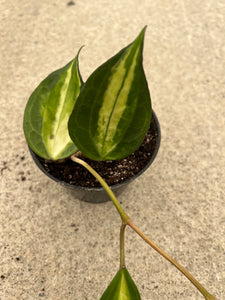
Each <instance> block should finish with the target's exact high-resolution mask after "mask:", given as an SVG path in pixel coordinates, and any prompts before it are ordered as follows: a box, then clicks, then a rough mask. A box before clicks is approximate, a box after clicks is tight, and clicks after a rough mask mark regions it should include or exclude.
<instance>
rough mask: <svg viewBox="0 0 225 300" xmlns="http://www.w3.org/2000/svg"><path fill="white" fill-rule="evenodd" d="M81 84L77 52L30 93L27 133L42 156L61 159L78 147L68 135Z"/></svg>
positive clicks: (25, 121) (25, 125)
mask: <svg viewBox="0 0 225 300" xmlns="http://www.w3.org/2000/svg"><path fill="white" fill-rule="evenodd" d="M78 54H79V53H78ZM82 84H83V82H82V79H81V76H80V74H79V67H78V55H77V56H76V57H75V59H74V60H72V61H71V62H69V63H68V64H67V65H66V66H65V67H63V68H62V69H59V70H57V71H55V72H53V73H51V74H50V75H49V76H48V77H47V78H46V79H44V80H43V81H42V82H41V83H40V85H39V86H38V87H37V88H36V89H35V91H34V92H33V93H32V95H31V96H30V98H29V100H28V103H27V106H26V109H25V113H24V123H23V126H24V133H25V137H26V140H27V142H28V145H29V146H30V148H31V149H32V150H33V151H34V152H35V153H36V154H38V155H39V156H41V157H43V158H46V159H49V160H58V159H62V158H65V157H68V156H70V155H72V154H73V153H75V152H76V151H77V147H76V146H75V145H74V143H73V142H72V140H71V139H70V136H69V132H68V120H69V117H70V115H71V112H72V110H73V107H74V104H75V101H76V99H77V97H78V95H79V93H80V88H81V86H82Z"/></svg>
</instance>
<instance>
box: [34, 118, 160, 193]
mask: <svg viewBox="0 0 225 300" xmlns="http://www.w3.org/2000/svg"><path fill="white" fill-rule="evenodd" d="M157 138H158V130H157V124H156V121H155V119H154V118H153V117H152V120H151V124H150V127H149V130H148V132H147V133H146V136H145V138H144V140H143V142H142V144H141V146H140V147H139V148H138V149H137V150H136V151H135V152H134V153H132V154H131V155H129V156H127V157H126V158H123V159H120V160H116V161H93V160H90V159H89V158H87V157H85V156H84V155H82V153H79V154H78V155H77V157H79V158H81V159H83V160H84V161H86V162H87V163H88V164H89V165H90V166H91V167H92V168H93V169H94V170H95V171H96V172H97V173H99V175H100V176H101V177H102V178H104V180H105V181H106V182H107V183H108V184H109V185H111V186H112V185H115V184H119V183H122V182H124V181H126V180H129V179H130V178H131V177H133V176H134V175H136V174H138V173H139V172H140V171H141V170H142V169H144V167H145V166H146V165H147V164H148V162H149V161H150V160H151V158H152V156H153V154H154V151H155V148H156V146H157ZM37 159H38V160H39V162H40V163H41V164H42V166H43V167H44V169H45V170H46V172H48V173H50V174H51V175H52V176H54V177H55V178H57V179H58V180H60V181H63V182H66V183H68V184H71V185H76V186H82V187H89V188H93V187H100V186H101V185H100V184H99V182H98V181H97V180H96V179H95V178H94V177H93V176H92V175H91V174H90V173H89V172H88V171H87V170H86V169H85V168H84V167H83V166H81V165H78V164H76V163H75V162H73V161H71V160H70V159H67V160H65V161H63V162H60V163H59V162H52V161H48V160H45V159H42V158H40V157H38V156H37Z"/></svg>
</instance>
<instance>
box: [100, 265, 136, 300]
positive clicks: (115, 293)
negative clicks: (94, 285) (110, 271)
mask: <svg viewBox="0 0 225 300" xmlns="http://www.w3.org/2000/svg"><path fill="white" fill-rule="evenodd" d="M100 300H141V297H140V294H139V292H138V289H137V287H136V285H135V283H134V281H133V279H132V278H131V276H130V274H129V272H128V271H127V269H126V268H122V269H120V270H119V271H118V272H117V274H116V276H115V277H114V278H113V280H112V281H111V283H110V284H109V286H108V287H107V289H106V290H105V292H104V294H103V295H102V297H101V299H100Z"/></svg>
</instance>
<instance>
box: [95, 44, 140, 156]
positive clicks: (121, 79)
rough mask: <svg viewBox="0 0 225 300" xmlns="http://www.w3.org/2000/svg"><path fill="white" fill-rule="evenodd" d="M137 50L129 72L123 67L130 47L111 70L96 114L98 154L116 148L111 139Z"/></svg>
mask: <svg viewBox="0 0 225 300" xmlns="http://www.w3.org/2000/svg"><path fill="white" fill-rule="evenodd" d="M139 50H140V46H139V47H137V49H136V51H135V54H134V56H133V59H132V63H131V65H130V68H129V70H127V68H126V67H125V65H126V60H127V58H128V57H129V55H130V52H131V51H132V46H131V47H130V48H129V49H128V50H127V53H126V54H125V56H124V57H123V59H122V60H121V61H119V62H118V63H117V65H116V66H115V67H114V68H113V70H112V72H113V73H112V75H111V78H110V79H109V85H108V88H107V90H106V92H105V94H104V97H103V102H102V106H101V108H100V110H99V114H98V116H99V119H98V124H97V137H96V138H97V144H96V145H97V148H98V149H99V151H100V153H102V152H103V153H109V152H110V151H112V150H113V149H114V148H115V147H116V146H117V144H115V141H113V138H114V136H115V134H116V131H117V126H118V124H119V121H120V119H121V117H122V115H123V113H124V111H125V109H126V105H127V101H128V96H129V91H130V87H131V85H132V82H133V79H134V71H135V66H136V61H137V57H138V53H139ZM134 101H135V100H134ZM118 142H119V141H118Z"/></svg>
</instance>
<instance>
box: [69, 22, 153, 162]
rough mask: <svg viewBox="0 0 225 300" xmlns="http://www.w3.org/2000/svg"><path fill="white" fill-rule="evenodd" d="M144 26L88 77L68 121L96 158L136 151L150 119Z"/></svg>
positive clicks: (76, 138) (82, 147) (76, 140)
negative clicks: (144, 64) (128, 43)
mask: <svg viewBox="0 0 225 300" xmlns="http://www.w3.org/2000/svg"><path fill="white" fill-rule="evenodd" d="M144 33H145V28H144V29H143V30H142V31H141V33H140V34H139V36H138V37H137V38H136V40H135V41H134V42H133V43H131V44H130V45H128V46H127V47H126V48H124V49H122V50H121V51H120V52H119V53H118V54H116V55H115V56H114V57H112V58H111V59H109V60H108V61H107V62H106V63H104V64H103V65H101V66H100V67H99V68H98V69H97V70H96V71H94V72H93V74H92V75H91V76H90V77H89V78H88V80H87V82H86V83H85V85H84V88H83V89H82V91H81V93H80V95H79V97H78V99H77V101H76V104H75V107H74V110H73V112H72V114H71V117H70V120H69V132H70V136H71V139H72V140H73V141H74V143H75V144H76V145H77V147H78V148H79V150H81V151H82V152H83V153H84V154H85V155H86V156H88V157H89V158H91V159H93V160H115V159H120V158H124V157H126V156H128V155H129V154H131V153H132V152H134V151H135V150H136V149H137V148H138V147H139V145H140V144H141V142H142V141H143V139H144V136H145V134H146V131H147V130H148V127H149V124H150V119H151V100H150V94H149V90H148V85H147V81H146V78H145V74H144V70H143V66H142V52H143V39H144Z"/></svg>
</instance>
